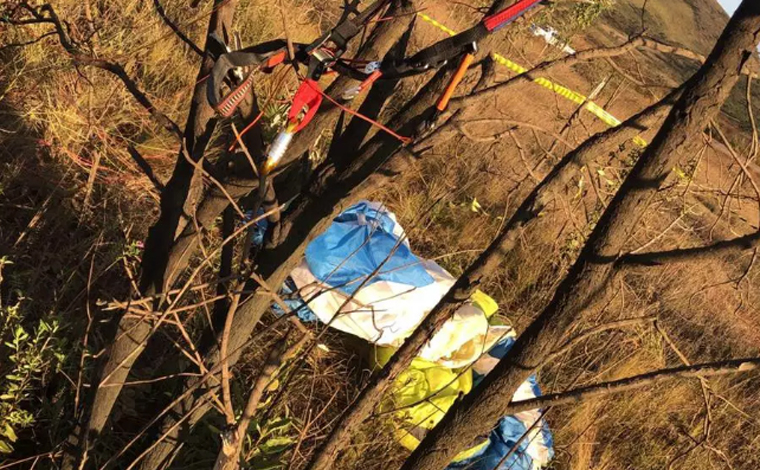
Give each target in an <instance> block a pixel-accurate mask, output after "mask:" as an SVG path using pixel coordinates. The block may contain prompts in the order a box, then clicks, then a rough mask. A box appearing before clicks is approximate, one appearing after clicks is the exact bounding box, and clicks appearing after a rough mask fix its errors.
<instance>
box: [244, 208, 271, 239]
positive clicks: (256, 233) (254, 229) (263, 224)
mask: <svg viewBox="0 0 760 470" xmlns="http://www.w3.org/2000/svg"><path fill="white" fill-rule="evenodd" d="M244 215H245V219H243V223H242V224H240V225H241V226H242V225H243V224H246V223H248V222H250V221H252V220H253V219H254V216H253V211H252V210H247V211H246V212H245V214H244ZM262 215H264V209H259V212H258V214H257V216H258V217H261V216H262ZM268 227H269V221H267V219H266V217H262V218H261V220H258V221H256V223H255V224H253V225H252V226H251V227H250V229H251V244H252V245H253V246H262V245H263V244H264V235H266V233H267V228H268Z"/></svg>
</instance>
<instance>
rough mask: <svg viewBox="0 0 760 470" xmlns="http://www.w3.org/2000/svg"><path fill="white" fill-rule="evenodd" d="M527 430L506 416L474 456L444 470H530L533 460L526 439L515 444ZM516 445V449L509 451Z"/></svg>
mask: <svg viewBox="0 0 760 470" xmlns="http://www.w3.org/2000/svg"><path fill="white" fill-rule="evenodd" d="M526 431H527V429H526V428H525V425H524V424H523V423H522V421H520V420H519V419H517V418H515V417H514V416H506V417H504V418H502V419H501V420H500V421H499V424H498V425H497V426H496V428H495V429H494V430H493V431H491V434H490V436H489V438H488V440H489V443H488V446H486V447H485V448H484V449H483V450H482V451H480V452H478V453H477V454H475V455H474V456H472V457H470V458H467V459H465V460H461V461H459V462H456V463H452V464H449V466H448V467H446V470H460V469H467V470H532V468H533V459H532V458H531V457H530V456H529V455H528V453H527V449H528V445H529V444H530V442H529V440H528V439H523V441H522V442H520V444H519V445H517V443H518V442H519V441H520V438H521V437H522V436H523V434H525V432H526ZM515 445H517V448H516V449H515V450H514V451H512V453H511V454H510V450H511V449H512V448H513V447H515Z"/></svg>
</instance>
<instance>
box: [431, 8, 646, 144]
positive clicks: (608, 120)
mask: <svg viewBox="0 0 760 470" xmlns="http://www.w3.org/2000/svg"><path fill="white" fill-rule="evenodd" d="M417 15H418V16H419V17H420V18H422V19H423V20H425V21H427V22H428V23H430V24H431V25H433V26H435V27H436V28H438V29H440V30H441V31H443V32H444V33H446V34H448V35H449V36H454V35H456V32H455V31H454V30H452V29H450V28H447V27H446V26H444V25H443V24H441V23H439V22H438V21H436V20H434V19H433V18H431V17H429V16H428V15H426V14H424V13H417ZM493 58H494V60H495V61H496V62H497V63H499V64H501V65H503V66H505V67H507V68H508V69H509V70H511V71H513V72H514V73H516V74H518V75H519V74H523V73H525V72H527V71H528V69H526V68H525V67H523V66H521V65H519V64H517V63H515V62H512V61H511V60H509V59H507V58H506V57H504V56H503V55H501V54H496V53H494V54H493ZM533 81H534V82H535V83H537V84H539V85H541V86H542V87H544V88H547V89H549V90H551V91H553V92H554V93H556V94H558V95H560V96H562V97H563V98H566V99H568V100H570V101H572V102H574V103H576V104H579V105H581V104H583V103H586V104H585V105H584V108H585V109H586V110H587V111H588V112H590V113H591V114H593V115H594V116H596V117H597V118H599V119H600V120H601V121H602V122H604V123H605V124H607V125H608V126H610V127H617V126H619V125H620V124H621V122H620V120H619V119H617V118H616V117H615V116H613V115H612V114H610V113H609V112H607V111H606V110H605V109H604V108H602V107H601V106H599V105H598V104H596V103H594V102H593V101H587V98H586V97H585V96H583V95H582V94H580V93H576V92H574V91H573V90H570V89H568V88H565V87H563V86H561V85H557V84H556V83H553V82H552V81H550V80H547V79H546V78H543V77H538V78H536V79H535V80H533ZM633 141H634V142H635V143H636V145H638V146H640V147H646V146H647V145H648V144H647V141H646V140H644V139H642V138H641V137H639V136H636V137H634V138H633Z"/></svg>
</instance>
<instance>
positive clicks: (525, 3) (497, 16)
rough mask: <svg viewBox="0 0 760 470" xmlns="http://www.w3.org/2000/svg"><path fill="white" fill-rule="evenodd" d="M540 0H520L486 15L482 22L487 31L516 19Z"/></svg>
mask: <svg viewBox="0 0 760 470" xmlns="http://www.w3.org/2000/svg"><path fill="white" fill-rule="evenodd" d="M540 1H541V0H520V1H519V2H517V3H515V4H514V5H512V6H511V7H507V8H505V9H503V10H501V11H500V12H498V13H494V14H493V15H491V16H489V17H487V18H486V19H484V20H483V24H484V25H485V27H486V29H487V30H488V31H494V30H496V29H498V28H501V27H502V26H505V25H507V24H509V23H510V22H512V21H514V20H516V19H517V17H519V16H520V15H522V14H523V13H525V11H526V10H528V8H531V7H533V6H535V5H536V4H537V3H538V2H540Z"/></svg>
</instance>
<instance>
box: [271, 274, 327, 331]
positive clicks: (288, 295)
mask: <svg viewBox="0 0 760 470" xmlns="http://www.w3.org/2000/svg"><path fill="white" fill-rule="evenodd" d="M296 290H298V289H297V288H296V285H295V283H294V282H293V280H292V279H290V278H287V279H286V280H285V282H284V283H283V284H282V288H281V289H280V297H281V298H282V300H283V302H284V303H285V305H286V306H287V307H288V310H289V311H291V312H294V313H295V314H296V316H298V318H299V319H300V320H301V321H303V322H306V323H312V322H315V321H317V316H316V315H315V314H314V312H312V311H311V309H310V308H309V306H308V305H306V302H304V301H303V299H302V298H301V296H300V295H298V294H294V292H296ZM272 311H273V312H274V313H275V315H277V316H278V317H281V316H283V315H285V311H284V310H283V309H282V307H280V306H279V305H278V304H277V303H276V302H275V303H273V304H272Z"/></svg>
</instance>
